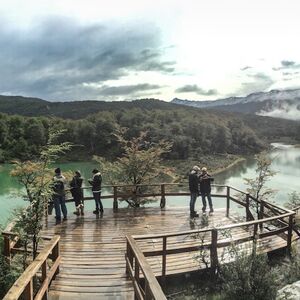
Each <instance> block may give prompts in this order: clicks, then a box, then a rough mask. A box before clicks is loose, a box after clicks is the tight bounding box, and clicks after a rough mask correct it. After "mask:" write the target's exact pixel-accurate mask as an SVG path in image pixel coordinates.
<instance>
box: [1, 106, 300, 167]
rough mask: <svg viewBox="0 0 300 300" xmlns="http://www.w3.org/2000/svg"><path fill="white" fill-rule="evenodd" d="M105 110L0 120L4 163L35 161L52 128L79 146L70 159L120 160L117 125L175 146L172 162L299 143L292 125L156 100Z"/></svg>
mask: <svg viewBox="0 0 300 300" xmlns="http://www.w3.org/2000/svg"><path fill="white" fill-rule="evenodd" d="M103 105H104V104H103ZM117 105H118V107H117ZM107 107H108V108H106V109H105V110H104V109H103V111H101V112H98V113H96V114H91V115H88V116H87V117H85V118H82V119H77V120H72V119H62V118H57V117H43V116H39V117H24V116H19V115H7V114H0V160H1V161H2V162H3V161H9V160H11V159H14V158H20V159H29V158H32V157H34V155H36V154H37V153H38V150H39V148H40V147H41V146H42V145H44V144H45V142H46V140H47V136H48V130H49V127H50V126H54V127H55V128H57V129H66V132H65V133H64V134H63V136H62V137H61V139H62V140H63V141H70V142H72V143H74V144H75V147H74V148H73V150H72V152H71V153H70V154H69V156H70V157H71V158H72V159H74V158H76V157H78V158H81V159H83V158H85V159H89V158H90V157H91V156H92V155H94V154H97V155H102V156H106V157H108V158H114V157H116V156H117V155H119V154H120V148H119V145H118V143H117V141H116V139H115V137H114V135H113V134H112V133H113V132H114V130H115V128H116V126H117V125H120V126H122V127H128V128H129V130H128V135H129V136H136V135H138V133H139V132H140V131H141V130H144V131H148V139H149V142H153V143H155V142H157V141H158V140H160V139H165V140H168V141H172V142H173V148H172V151H171V153H169V154H168V157H167V158H170V159H186V158H193V157H194V156H196V155H197V156H198V155H200V154H208V153H209V154H214V153H232V154H248V153H255V152H258V151H260V150H261V149H263V148H264V147H266V146H267V143H266V141H267V139H268V138H271V139H274V138H276V136H277V135H279V136H287V137H293V138H295V137H296V135H297V132H299V131H298V129H299V127H297V126H299V124H298V123H296V122H292V121H285V120H277V119H272V118H265V117H257V116H242V117H241V116H238V115H235V114H232V113H222V112H214V111H210V110H202V109H195V108H188V107H182V106H178V105H172V104H170V103H166V102H163V101H158V100H140V101H135V102H122V103H117V104H116V103H107ZM111 107H114V108H113V109H111ZM283 121H284V122H283ZM298 138H299V137H298Z"/></svg>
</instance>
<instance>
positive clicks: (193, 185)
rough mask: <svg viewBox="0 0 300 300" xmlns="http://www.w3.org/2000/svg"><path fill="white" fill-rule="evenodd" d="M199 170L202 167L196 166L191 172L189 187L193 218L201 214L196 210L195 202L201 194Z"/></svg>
mask: <svg viewBox="0 0 300 300" xmlns="http://www.w3.org/2000/svg"><path fill="white" fill-rule="evenodd" d="M199 171H200V168H199V167H198V166H194V167H193V168H192V170H191V172H190V174H189V189H190V193H191V199H190V216H191V218H196V217H199V215H198V214H197V212H196V211H195V203H196V200H197V197H198V195H199V178H198V173H199Z"/></svg>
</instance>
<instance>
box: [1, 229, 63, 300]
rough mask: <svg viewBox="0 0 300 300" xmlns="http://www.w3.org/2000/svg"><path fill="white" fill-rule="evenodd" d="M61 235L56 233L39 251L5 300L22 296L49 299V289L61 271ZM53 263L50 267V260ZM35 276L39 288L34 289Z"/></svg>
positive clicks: (36, 299) (24, 297) (26, 299)
mask: <svg viewBox="0 0 300 300" xmlns="http://www.w3.org/2000/svg"><path fill="white" fill-rule="evenodd" d="M59 240H60V237H59V236H57V235H55V236H54V237H53V238H52V239H51V240H50V241H49V242H48V243H47V244H46V245H45V247H44V249H43V250H42V251H41V252H40V253H39V255H38V256H37V257H36V259H35V260H34V261H33V262H32V263H31V264H30V265H29V266H28V267H27V269H26V270H25V271H24V272H23V273H22V275H21V276H20V277H19V279H18V280H17V281H16V282H15V283H14V285H13V286H12V287H11V289H10V290H9V291H8V293H7V294H6V296H5V297H4V298H3V300H16V299H19V298H20V297H22V299H24V300H33V299H34V300H39V299H43V300H45V299H48V289H49V285H50V283H51V281H52V279H53V278H54V277H55V275H56V274H58V273H59V264H60V260H61V256H60V252H59ZM49 259H51V261H52V265H51V267H50V268H49V267H48V260H49ZM34 278H36V279H37V280H39V283H40V284H39V289H38V291H34Z"/></svg>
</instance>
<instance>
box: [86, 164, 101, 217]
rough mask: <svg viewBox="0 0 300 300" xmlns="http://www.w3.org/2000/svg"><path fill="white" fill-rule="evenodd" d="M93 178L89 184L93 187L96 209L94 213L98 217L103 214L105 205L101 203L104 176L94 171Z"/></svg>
mask: <svg viewBox="0 0 300 300" xmlns="http://www.w3.org/2000/svg"><path fill="white" fill-rule="evenodd" d="M92 173H93V178H92V179H90V180H89V184H91V186H92V192H93V196H94V199H95V204H96V209H95V210H94V211H93V213H94V214H96V215H98V214H99V213H101V214H102V213H103V205H102V202H101V183H102V176H101V173H100V172H99V171H98V170H97V169H94V170H93V171H92Z"/></svg>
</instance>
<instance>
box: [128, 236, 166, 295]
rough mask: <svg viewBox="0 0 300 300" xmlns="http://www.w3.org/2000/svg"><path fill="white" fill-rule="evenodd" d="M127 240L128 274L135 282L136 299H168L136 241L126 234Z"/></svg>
mask: <svg viewBox="0 0 300 300" xmlns="http://www.w3.org/2000/svg"><path fill="white" fill-rule="evenodd" d="M126 242H127V248H126V249H127V250H126V256H125V259H126V274H127V275H129V276H130V278H131V280H132V282H133V287H134V293H135V299H138V300H142V299H147V300H148V299H149V300H150V299H156V300H166V299H167V298H166V296H165V295H164V292H163V291H162V289H161V286H160V285H159V283H158V281H157V279H156V278H155V276H154V274H153V272H152V270H151V267H150V265H149V264H148V262H147V260H146V258H145V256H144V254H143V253H142V251H141V250H140V249H139V247H138V246H137V243H136V241H135V240H134V239H133V238H132V237H131V236H126ZM140 275H142V276H143V278H141V277H140Z"/></svg>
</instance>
